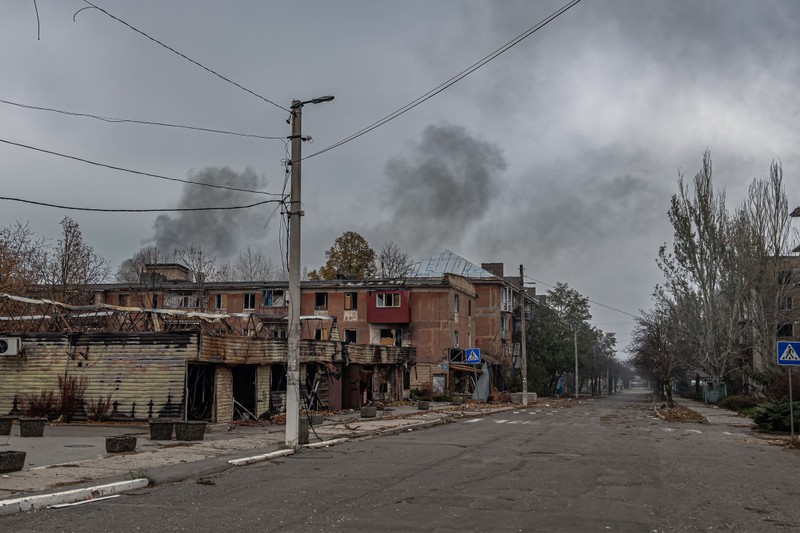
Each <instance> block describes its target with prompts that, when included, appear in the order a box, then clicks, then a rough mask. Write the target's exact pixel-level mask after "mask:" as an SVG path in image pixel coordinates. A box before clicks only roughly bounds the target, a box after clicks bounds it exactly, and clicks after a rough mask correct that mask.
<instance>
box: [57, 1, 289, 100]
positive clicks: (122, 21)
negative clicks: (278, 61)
mask: <svg viewBox="0 0 800 533" xmlns="http://www.w3.org/2000/svg"><path fill="white" fill-rule="evenodd" d="M83 1H84V2H85V3H87V4H89V7H84V8H81V9H79V10H78V11H76V12H75V14H74V15H73V16H72V20H73V22H74V21H76V19H75V17H77V16H78V13H80V12H81V11H83V10H85V9H92V8H94V9H96V10H98V11H100V12H101V13H103V14H105V15H106V16H108V17H110V18H112V19H114V20H116V21H117V22H119V23H120V24H122V25H124V26H126V27H128V28H130V29H131V30H133V31H135V32H136V33H138V34H139V35H142V36H144V37H147V38H148V39H150V40H151V41H153V42H154V43H156V44H158V45H159V46H162V47H163V48H166V49H167V50H169V51H170V52H172V53H173V54H175V55H178V56H180V57H182V58H183V59H185V60H186V61H188V62H190V63H192V64H194V65H196V66H198V67H200V68H202V69H203V70H205V71H207V72H209V73H211V74H213V75H214V76H216V77H218V78H220V79H221V80H224V81H227V82H228V83H230V84H232V85H235V86H236V87H238V88H239V89H241V90H243V91H245V92H247V93H250V94H252V95H253V96H255V97H256V98H260V99H261V100H263V101H265V102H267V103H268V104H272V105H274V106H275V107H277V108H278V109H283V110H284V111H286V112H287V113H291V110H289V109H287V108H285V107H283V106H282V105H280V104H277V103H275V102H273V101H272V100H270V99H268V98H265V97H263V96H261V95H260V94H258V93H256V92H254V91H251V90H250V89H248V88H247V87H245V86H244V85H241V84H239V83H236V82H235V81H233V80H232V79H230V78H226V77H225V76H223V75H222V74H220V73H218V72H216V71H214V70H212V69H210V68H208V67H207V66H205V65H203V64H202V63H200V62H198V61H195V60H194V59H192V58H190V57H189V56H187V55H186V54H182V53H181V52H178V51H177V50H176V49H174V48H172V47H171V46H169V45H166V44H164V43H162V42H161V41H159V40H158V39H156V38H155V37H151V36H150V35H148V34H146V33H145V32H143V31H142V30H140V29H138V28H135V27H133V26H131V25H130V24H128V23H127V22H125V21H124V20H122V19H121V18H119V17H116V16H114V15H112V14H111V13H109V12H108V11H106V10H105V9H103V8H102V7H100V6H97V5H95V4H93V3H91V2H89V1H88V0H83Z"/></svg>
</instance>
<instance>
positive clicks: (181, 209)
mask: <svg viewBox="0 0 800 533" xmlns="http://www.w3.org/2000/svg"><path fill="white" fill-rule="evenodd" d="M0 200H5V201H9V202H21V203H23V204H32V205H38V206H42V207H54V208H57V209H68V210H70V211H92V212H97V213H183V212H186V211H230V210H234V209H249V208H251V207H256V206H259V205H264V204H269V203H281V202H283V200H264V201H262V202H256V203H254V204H248V205H232V206H224V207H176V208H168V209H103V208H99V207H75V206H70V205H59V204H51V203H48V202H37V201H35V200H25V199H24V198H11V197H9V196H0Z"/></svg>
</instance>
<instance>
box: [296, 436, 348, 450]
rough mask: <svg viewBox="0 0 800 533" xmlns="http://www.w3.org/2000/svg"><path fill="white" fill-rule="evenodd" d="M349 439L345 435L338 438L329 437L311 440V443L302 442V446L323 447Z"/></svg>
mask: <svg viewBox="0 0 800 533" xmlns="http://www.w3.org/2000/svg"><path fill="white" fill-rule="evenodd" d="M349 440H350V439H348V438H347V437H342V438H339V439H331V440H323V441H320V442H312V443H311V444H304V445H303V448H325V447H327V446H333V445H335V444H342V443H343V442H347V441H349Z"/></svg>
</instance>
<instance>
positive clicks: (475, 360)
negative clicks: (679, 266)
mask: <svg viewBox="0 0 800 533" xmlns="http://www.w3.org/2000/svg"><path fill="white" fill-rule="evenodd" d="M798 344H800V343H798ZM464 360H465V361H466V362H467V364H468V365H478V364H480V362H481V349H480V348H467V349H466V350H464Z"/></svg>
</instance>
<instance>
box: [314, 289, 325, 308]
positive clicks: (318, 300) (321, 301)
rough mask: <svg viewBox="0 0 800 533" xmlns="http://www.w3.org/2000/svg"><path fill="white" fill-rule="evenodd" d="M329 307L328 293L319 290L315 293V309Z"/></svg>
mask: <svg viewBox="0 0 800 533" xmlns="http://www.w3.org/2000/svg"><path fill="white" fill-rule="evenodd" d="M327 308H328V293H327V292H318V293H316V294H315V299H314V309H316V310H317V311H321V310H323V309H327Z"/></svg>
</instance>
